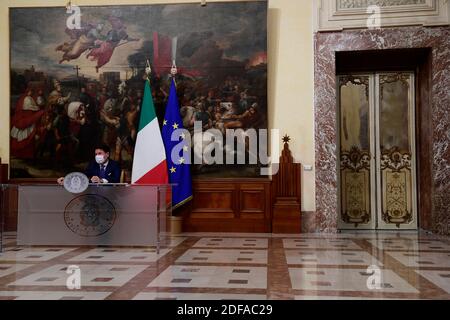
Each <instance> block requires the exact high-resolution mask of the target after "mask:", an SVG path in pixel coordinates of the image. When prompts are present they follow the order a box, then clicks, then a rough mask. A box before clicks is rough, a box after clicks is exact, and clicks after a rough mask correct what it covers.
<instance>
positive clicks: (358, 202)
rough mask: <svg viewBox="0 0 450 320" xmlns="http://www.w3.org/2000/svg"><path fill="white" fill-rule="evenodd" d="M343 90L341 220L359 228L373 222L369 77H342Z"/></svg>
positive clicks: (340, 89) (340, 80) (341, 112)
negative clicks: (371, 212) (371, 213)
mask: <svg viewBox="0 0 450 320" xmlns="http://www.w3.org/2000/svg"><path fill="white" fill-rule="evenodd" d="M339 93H340V103H341V110H340V119H341V125H340V129H341V139H340V166H341V168H340V174H341V185H340V188H341V193H342V198H341V220H342V221H344V222H345V223H347V224H350V225H354V226H355V227H358V225H363V224H367V223H369V222H370V221H371V215H370V208H371V199H370V141H369V128H368V124H369V118H368V116H369V77H368V76H352V75H348V76H342V77H340V78H339Z"/></svg>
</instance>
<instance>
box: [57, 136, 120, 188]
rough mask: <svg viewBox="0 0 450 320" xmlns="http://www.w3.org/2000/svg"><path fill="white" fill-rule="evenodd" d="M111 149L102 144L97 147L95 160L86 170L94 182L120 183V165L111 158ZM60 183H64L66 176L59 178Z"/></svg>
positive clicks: (90, 179)
mask: <svg viewBox="0 0 450 320" xmlns="http://www.w3.org/2000/svg"><path fill="white" fill-rule="evenodd" d="M109 152H110V149H109V147H108V146H107V145H105V144H102V145H99V146H96V147H95V160H94V161H91V162H90V163H89V165H88V166H87V168H86V170H85V174H86V176H87V177H88V178H89V181H90V182H92V183H119V182H120V173H121V170H120V166H119V163H117V162H116V161H114V160H112V159H109ZM57 181H58V183H59V184H63V183H64V177H61V178H59V179H58V180H57Z"/></svg>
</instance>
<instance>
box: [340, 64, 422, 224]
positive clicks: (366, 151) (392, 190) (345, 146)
mask: <svg viewBox="0 0 450 320" xmlns="http://www.w3.org/2000/svg"><path fill="white" fill-rule="evenodd" d="M338 84H339V86H338V88H339V90H338V92H339V126H340V135H339V145H340V148H339V152H340V153H339V159H340V170H339V171H340V184H339V186H340V201H341V204H340V220H339V227H340V228H343V229H345V228H350V229H353V228H357V229H374V228H375V229H416V228H417V212H416V194H415V184H416V181H415V170H416V169H415V143H414V136H415V134H414V130H415V125H414V121H415V120H414V112H415V111H414V75H413V74H412V73H410V72H397V73H394V72H389V73H388V72H386V73H374V74H365V75H364V74H362V75H342V76H339V77H338Z"/></svg>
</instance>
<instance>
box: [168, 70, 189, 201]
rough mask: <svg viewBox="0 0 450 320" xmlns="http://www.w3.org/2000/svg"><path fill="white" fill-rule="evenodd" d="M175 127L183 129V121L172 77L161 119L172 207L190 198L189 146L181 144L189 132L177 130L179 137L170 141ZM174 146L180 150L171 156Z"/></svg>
mask: <svg viewBox="0 0 450 320" xmlns="http://www.w3.org/2000/svg"><path fill="white" fill-rule="evenodd" d="M177 129H183V121H182V120H181V116H180V105H179V103H178V98H177V89H176V88H175V81H174V80H173V79H172V81H171V84H170V93H169V101H168V102H167V106H166V114H165V116H164V121H163V127H162V138H163V142H164V147H165V149H166V161H167V168H168V170H169V172H168V175H169V183H171V184H174V186H173V187H172V208H173V209H175V208H177V207H179V206H181V205H182V204H184V203H185V202H187V201H189V200H191V199H192V179H191V168H190V167H191V166H190V146H189V145H188V144H187V143H186V145H183V141H184V140H185V139H186V136H187V135H188V134H189V133H188V132H184V133H183V131H178V132H180V133H179V137H178V138H177V137H175V138H173V139H174V140H175V141H172V133H173V132H174V131H176V130H177ZM178 132H177V134H178ZM175 146H177V149H176V150H180V152H179V153H178V152H177V154H176V155H174V157H173V158H172V149H173V148H174V147H175ZM180 147H181V148H180ZM182 151H184V153H185V154H189V156H186V157H184V156H183V152H182ZM186 158H187V159H186Z"/></svg>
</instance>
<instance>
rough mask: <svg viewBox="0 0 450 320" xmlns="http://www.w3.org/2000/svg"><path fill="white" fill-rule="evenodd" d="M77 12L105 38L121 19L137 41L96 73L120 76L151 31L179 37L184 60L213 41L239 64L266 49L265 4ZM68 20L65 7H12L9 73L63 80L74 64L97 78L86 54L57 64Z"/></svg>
mask: <svg viewBox="0 0 450 320" xmlns="http://www.w3.org/2000/svg"><path fill="white" fill-rule="evenodd" d="M81 13H82V17H81V20H82V24H86V23H91V24H94V25H96V24H97V23H105V30H104V34H106V32H107V31H108V30H110V25H109V23H108V17H109V16H110V15H114V16H119V17H120V18H121V19H122V21H123V22H124V24H125V25H126V27H127V32H128V35H129V36H130V37H132V38H138V39H139V41H136V42H130V43H128V44H125V45H122V46H120V47H118V48H116V50H115V51H114V54H113V56H112V58H111V60H110V62H109V63H108V64H106V65H105V66H104V67H102V68H101V69H100V73H101V72H104V71H120V72H122V73H124V72H125V71H126V70H127V69H129V68H128V60H127V58H128V56H129V55H131V54H133V53H136V52H138V51H142V48H143V45H144V44H145V43H146V42H147V43H148V42H149V41H151V40H152V35H153V32H154V31H157V32H158V33H161V34H164V35H167V36H170V37H175V36H177V37H178V38H179V43H178V51H177V59H178V58H180V59H182V55H183V52H184V53H186V52H188V51H189V49H192V48H195V47H197V48H198V47H201V46H202V44H203V43H205V42H207V41H210V42H211V41H213V42H214V43H215V44H216V45H217V46H218V47H219V48H220V49H221V50H222V52H223V53H222V54H223V56H222V58H226V59H232V60H238V61H245V60H246V59H251V58H252V57H251V56H249V55H251V54H254V53H255V52H260V51H263V52H265V51H266V47H267V37H266V35H267V25H266V23H267V3H266V2H265V1H261V2H237V3H208V5H207V6H206V7H201V6H200V5H199V4H174V5H144V6H129V5H127V6H101V7H81ZM68 16H69V15H68V14H66V9H65V8H64V7H58V8H11V9H10V32H11V67H12V69H17V70H21V69H24V68H29V67H30V66H31V65H34V66H35V68H36V69H37V70H44V71H45V72H46V73H48V74H51V75H54V76H57V77H64V76H67V75H69V74H73V73H74V71H73V66H75V65H78V66H79V67H81V70H80V72H81V74H84V75H86V76H90V77H95V78H98V75H99V74H96V72H95V68H94V67H95V64H96V63H95V62H91V61H89V60H88V59H86V54H83V55H82V56H81V57H79V58H78V59H76V60H71V61H70V62H67V61H66V62H63V63H62V64H59V63H58V61H59V60H60V59H61V56H62V52H57V51H55V48H56V46H58V45H59V44H61V43H63V42H68V41H69V40H70V39H69V36H68V35H67V34H66V33H65V28H66V19H67V17H68ZM149 51H150V49H149ZM179 56H180V57H179Z"/></svg>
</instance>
